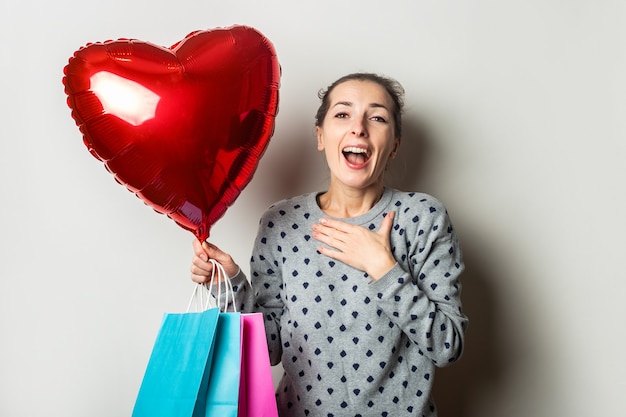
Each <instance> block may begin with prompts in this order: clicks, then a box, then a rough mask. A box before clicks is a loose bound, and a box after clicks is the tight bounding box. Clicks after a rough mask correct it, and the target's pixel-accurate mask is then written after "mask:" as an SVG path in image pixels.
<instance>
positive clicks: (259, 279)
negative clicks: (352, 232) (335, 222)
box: [233, 188, 467, 417]
mask: <svg viewBox="0 0 626 417" xmlns="http://www.w3.org/2000/svg"><path fill="white" fill-rule="evenodd" d="M316 196H317V193H311V194H306V195H303V196H299V197H294V198H290V199H287V200H283V201H281V202H279V203H276V204H275V205H273V206H272V207H270V208H269V209H268V210H267V211H266V213H265V214H264V215H263V217H262V218H261V221H260V224H259V231H258V235H257V238H256V242H255V246H254V251H253V255H252V258H251V260H250V271H251V274H252V277H251V280H250V281H251V284H252V286H251V287H250V285H249V283H248V281H247V279H246V277H245V276H244V274H239V275H237V276H236V277H233V284H234V285H235V289H236V298H237V303H238V304H239V309H240V311H244V312H252V311H260V312H263V313H264V316H265V326H266V333H267V340H268V347H269V352H270V360H271V363H272V364H273V365H275V364H278V363H279V362H282V366H283V368H284V370H285V373H284V375H283V378H282V380H281V382H280V384H279V386H278V389H277V392H276V396H277V401H278V408H279V414H280V415H281V416H282V417H295V416H315V417H316V416H323V417H329V416H335V417H340V416H341V417H345V416H362V417H366V416H368V417H369V416H371V417H374V416H376V417H380V416H389V417H391V416H393V417H398V416H431V417H432V416H436V410H435V405H434V403H433V400H432V398H431V388H432V384H433V377H434V375H433V372H434V369H435V367H436V366H446V365H448V364H450V363H452V362H454V361H456V360H457V359H459V357H460V356H461V352H462V347H463V337H464V329H465V327H466V324H467V318H466V317H465V315H464V314H463V313H462V311H461V299H460V295H461V285H460V283H459V275H460V274H461V272H462V270H463V260H462V254H461V248H460V246H459V242H458V239H457V236H456V234H455V232H454V229H453V227H452V224H451V223H450V220H449V218H448V215H447V212H446V209H445V207H444V206H443V205H442V204H441V203H440V202H439V201H437V200H436V199H435V198H433V197H431V196H429V195H427V194H422V193H406V192H400V191H397V190H393V189H390V188H387V189H385V192H384V194H383V196H382V198H381V200H380V201H379V202H378V203H377V204H376V205H375V206H374V207H373V208H372V209H371V210H370V211H369V212H368V213H366V214H364V215H362V216H359V217H355V218H349V219H342V220H343V221H346V222H348V223H352V224H357V225H361V226H363V227H367V228H369V229H371V230H378V228H379V227H380V223H381V220H382V218H383V217H384V216H385V215H386V214H387V213H389V212H390V211H395V212H396V217H395V219H394V226H393V228H392V231H391V236H390V238H391V245H392V250H393V254H394V256H395V258H396V260H397V264H396V265H395V266H394V267H393V268H392V269H391V270H390V271H389V272H388V273H387V274H386V275H385V276H383V277H382V278H381V279H380V280H378V281H373V280H371V279H370V278H369V277H368V276H367V274H365V273H364V272H362V271H359V270H356V269H354V268H352V267H350V266H347V265H346V264H343V263H341V262H339V261H334V260H332V259H330V258H328V257H325V256H323V255H321V254H320V253H319V252H318V251H317V246H318V245H319V244H320V243H319V242H318V241H315V240H314V239H313V238H312V237H311V233H312V231H311V226H312V225H313V224H314V223H316V222H318V221H319V219H320V218H322V217H328V216H326V215H325V214H324V213H323V212H322V211H321V210H320V208H319V206H318V205H317V202H316ZM251 288H252V290H251Z"/></svg>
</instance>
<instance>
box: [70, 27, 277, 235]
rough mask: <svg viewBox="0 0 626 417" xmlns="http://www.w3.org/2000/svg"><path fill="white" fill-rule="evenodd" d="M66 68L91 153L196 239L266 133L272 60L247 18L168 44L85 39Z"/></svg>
mask: <svg viewBox="0 0 626 417" xmlns="http://www.w3.org/2000/svg"><path fill="white" fill-rule="evenodd" d="M64 75H65V76H64V78H63V84H64V85H65V92H66V94H67V96H68V98H67V102H68V105H69V106H70V108H71V109H72V117H73V118H74V120H75V121H76V124H77V125H78V126H79V128H80V130H81V132H82V134H83V140H84V142H85V145H86V146H87V148H88V149H89V151H90V152H91V154H92V155H94V156H95V157H96V158H98V159H99V160H101V161H102V162H104V165H105V166H106V168H107V169H108V170H109V171H110V172H111V173H112V174H113V175H114V176H115V179H116V180H117V181H118V182H119V183H120V184H123V185H125V186H126V187H127V188H128V189H129V190H130V191H132V192H133V193H135V194H136V195H137V196H138V197H140V198H141V199H143V200H144V202H146V203H147V204H148V205H150V206H151V207H153V208H154V209H155V210H156V211H157V212H159V213H163V214H166V215H167V216H169V217H170V218H171V219H172V220H174V221H175V222H176V223H177V224H178V225H180V226H181V227H183V228H184V229H186V230H189V231H191V232H193V233H194V235H195V236H196V237H197V238H198V239H200V240H205V239H206V238H207V237H208V236H209V232H210V229H211V226H212V225H213V224H214V223H215V222H216V221H217V220H218V219H219V218H221V217H222V216H223V215H224V213H225V212H226V210H227V208H228V207H229V206H230V205H231V204H232V203H233V202H234V201H235V199H236V198H237V197H238V196H239V194H240V193H241V191H242V190H243V188H244V187H245V186H246V185H247V184H248V183H249V182H250V180H251V179H252V176H253V174H254V172H255V170H256V167H257V165H258V162H259V159H260V158H261V157H262V155H263V153H264V151H265V149H266V147H267V145H268V143H269V140H270V138H271V136H272V134H273V132H274V119H275V117H276V114H277V112H278V89H279V83H280V66H279V64H278V60H277V57H276V53H275V51H274V47H273V45H272V44H271V43H270V41H269V40H268V39H267V38H265V37H264V36H263V35H262V34H260V33H259V32H258V31H257V30H255V29H253V28H250V27H246V26H232V27H230V28H218V29H212V30H207V31H198V32H193V33H191V34H189V35H188V36H187V37H186V38H185V39H183V40H182V41H180V42H178V43H176V44H174V45H173V46H172V47H170V48H165V47H160V46H157V45H154V44H151V43H148V42H143V41H138V40H131V39H119V40H116V41H106V42H102V43H92V44H88V45H86V46H85V47H83V48H80V49H79V50H78V51H76V52H75V53H74V55H73V57H71V58H70V60H69V63H68V65H67V66H66V67H65V69H64Z"/></svg>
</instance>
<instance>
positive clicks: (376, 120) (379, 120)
mask: <svg viewBox="0 0 626 417" xmlns="http://www.w3.org/2000/svg"><path fill="white" fill-rule="evenodd" d="M370 119H371V120H373V121H375V122H382V123H387V119H385V118H384V117H382V116H373V117H371V118H370Z"/></svg>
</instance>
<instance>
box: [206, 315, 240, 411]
mask: <svg viewBox="0 0 626 417" xmlns="http://www.w3.org/2000/svg"><path fill="white" fill-rule="evenodd" d="M240 363H241V315H240V313H237V312H225V313H220V314H219V319H218V323H217V332H216V334H215V345H214V349H213V358H212V362H211V368H210V372H209V384H208V390H207V394H206V417H237V408H238V400H239V375H240Z"/></svg>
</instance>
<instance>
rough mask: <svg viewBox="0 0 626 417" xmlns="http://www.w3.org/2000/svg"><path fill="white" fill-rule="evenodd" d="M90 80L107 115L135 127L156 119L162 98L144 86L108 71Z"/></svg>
mask: <svg viewBox="0 0 626 417" xmlns="http://www.w3.org/2000/svg"><path fill="white" fill-rule="evenodd" d="M89 80H90V82H91V90H92V91H93V93H94V94H95V95H96V96H97V97H98V99H100V102H101V103H102V107H103V110H104V111H105V112H106V113H110V114H113V115H115V116H117V117H119V118H120V119H122V120H124V121H125V122H127V123H130V124H131V125H133V126H139V125H141V124H142V123H144V122H145V121H147V120H150V119H153V118H154V116H155V114H156V108H157V105H158V104H159V100H160V99H161V98H160V97H159V96H158V95H157V94H155V93H154V92H153V91H151V90H149V89H147V88H146V87H144V86H143V85H141V84H139V83H137V82H135V81H132V80H129V79H127V78H123V77H120V76H119V75H116V74H113V73H110V72H108V71H100V72H97V73H95V74H93V75H92V76H91V78H90V79H89Z"/></svg>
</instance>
